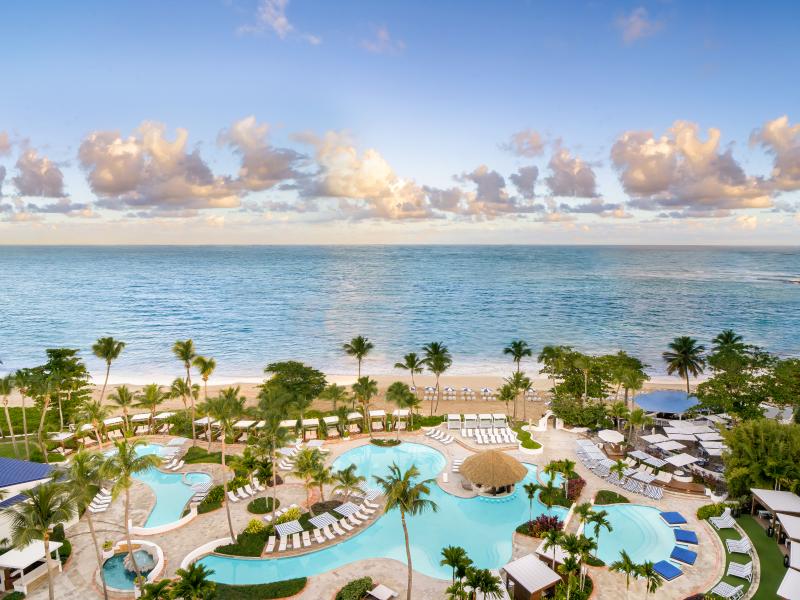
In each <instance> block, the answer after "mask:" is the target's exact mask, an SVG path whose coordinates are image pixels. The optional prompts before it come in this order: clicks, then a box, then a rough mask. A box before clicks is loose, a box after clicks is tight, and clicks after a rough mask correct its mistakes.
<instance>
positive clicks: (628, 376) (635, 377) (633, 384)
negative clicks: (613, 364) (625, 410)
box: [622, 369, 650, 408]
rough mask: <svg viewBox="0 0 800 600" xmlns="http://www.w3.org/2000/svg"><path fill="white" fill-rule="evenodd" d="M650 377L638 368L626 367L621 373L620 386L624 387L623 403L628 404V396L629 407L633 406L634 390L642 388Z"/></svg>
mask: <svg viewBox="0 0 800 600" xmlns="http://www.w3.org/2000/svg"><path fill="white" fill-rule="evenodd" d="M648 379H650V377H649V376H648V375H647V374H646V373H644V372H643V371H641V370H639V369H626V370H625V372H624V373H623V374H622V387H624V388H625V404H626V405H627V404H628V397H630V401H631V402H630V405H631V408H633V406H634V401H635V399H636V392H638V391H639V390H640V389H642V386H643V385H644V382H645V381H647V380H648Z"/></svg>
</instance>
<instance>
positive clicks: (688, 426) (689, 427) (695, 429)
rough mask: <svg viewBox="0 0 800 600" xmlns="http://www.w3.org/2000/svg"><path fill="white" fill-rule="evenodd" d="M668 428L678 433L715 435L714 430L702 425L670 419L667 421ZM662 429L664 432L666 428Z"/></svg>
mask: <svg viewBox="0 0 800 600" xmlns="http://www.w3.org/2000/svg"><path fill="white" fill-rule="evenodd" d="M669 426H670V427H672V428H673V429H677V430H678V432H680V433H716V430H714V429H712V428H711V427H709V426H708V425H703V424H701V423H696V422H694V421H681V420H679V419H671V420H670V421H669ZM664 429H665V430H666V427H665V428H664Z"/></svg>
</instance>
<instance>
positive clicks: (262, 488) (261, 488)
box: [253, 477, 266, 492]
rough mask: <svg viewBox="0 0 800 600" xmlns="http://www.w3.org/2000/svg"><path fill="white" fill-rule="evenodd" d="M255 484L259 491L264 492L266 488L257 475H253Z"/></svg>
mask: <svg viewBox="0 0 800 600" xmlns="http://www.w3.org/2000/svg"><path fill="white" fill-rule="evenodd" d="M253 486H254V487H255V489H256V490H257V491H259V492H263V491H264V490H265V489H266V488H265V487H264V486H263V485H262V484H261V482H260V481H259V480H258V478H256V477H253Z"/></svg>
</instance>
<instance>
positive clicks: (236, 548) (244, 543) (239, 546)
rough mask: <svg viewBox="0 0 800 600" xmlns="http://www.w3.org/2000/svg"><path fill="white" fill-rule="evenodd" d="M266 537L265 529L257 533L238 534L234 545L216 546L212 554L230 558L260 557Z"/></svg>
mask: <svg viewBox="0 0 800 600" xmlns="http://www.w3.org/2000/svg"><path fill="white" fill-rule="evenodd" d="M267 537H268V536H267V530H266V528H265V529H264V531H261V532H259V533H240V534H239V535H237V536H236V543H235V544H226V545H224V546H218V547H217V549H216V550H214V552H217V553H218V554H228V555H231V556H261V551H262V550H264V544H265V543H266V542H267Z"/></svg>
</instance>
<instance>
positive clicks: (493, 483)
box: [459, 450, 528, 488]
mask: <svg viewBox="0 0 800 600" xmlns="http://www.w3.org/2000/svg"><path fill="white" fill-rule="evenodd" d="M459 473H461V475H462V476H464V477H466V478H467V479H468V480H469V481H471V482H472V483H476V484H479V485H481V486H483V487H491V488H501V487H505V486H510V485H514V484H515V483H518V482H520V481H522V479H523V478H524V477H525V475H527V474H528V470H527V469H526V468H525V465H523V464H522V463H521V462H519V461H518V460H517V459H516V458H514V457H513V456H509V455H508V454H506V453H505V452H500V451H499V450H486V451H484V452H480V453H478V454H473V455H472V456H470V457H468V458H467V459H466V460H465V461H464V462H463V464H462V465H461V469H460V470H459Z"/></svg>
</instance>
